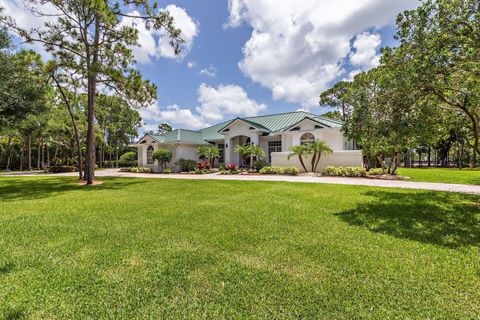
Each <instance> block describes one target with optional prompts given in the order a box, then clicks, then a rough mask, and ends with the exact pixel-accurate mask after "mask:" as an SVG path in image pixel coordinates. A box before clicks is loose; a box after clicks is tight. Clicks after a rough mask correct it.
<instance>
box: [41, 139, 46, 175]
mask: <svg viewBox="0 0 480 320" xmlns="http://www.w3.org/2000/svg"><path fill="white" fill-rule="evenodd" d="M41 149H42V157H41V159H42V160H41V162H40V169H42V170H43V167H44V166H45V143H43V141H42V148H41Z"/></svg>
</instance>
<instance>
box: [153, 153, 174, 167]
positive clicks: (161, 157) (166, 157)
mask: <svg viewBox="0 0 480 320" xmlns="http://www.w3.org/2000/svg"><path fill="white" fill-rule="evenodd" d="M152 157H153V160H157V161H158V163H160V165H161V166H162V168H163V169H165V168H166V165H167V163H169V162H170V161H172V157H173V155H172V152H171V151H170V150H168V149H163V148H160V149H158V150H157V151H155V152H154V153H153V155H152Z"/></svg>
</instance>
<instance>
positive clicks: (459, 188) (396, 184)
mask: <svg viewBox="0 0 480 320" xmlns="http://www.w3.org/2000/svg"><path fill="white" fill-rule="evenodd" d="M95 174H96V176H97V177H134V178H158V179H195V180H241V181H284V182H306V183H333V184H344V185H358V186H372V187H385V188H404V189H420V190H434V191H447V192H460V193H470V194H480V186H476V185H465V184H452V183H434V182H417V181H415V182H414V181H399V180H379V179H368V178H344V177H315V176H307V175H299V176H275V175H220V174H203V175H196V174H148V173H129V172H120V171H118V169H105V170H98V171H96V172H95ZM56 175H67V176H74V175H76V174H75V173H68V174H56Z"/></svg>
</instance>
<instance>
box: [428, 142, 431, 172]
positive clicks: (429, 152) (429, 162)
mask: <svg viewBox="0 0 480 320" xmlns="http://www.w3.org/2000/svg"><path fill="white" fill-rule="evenodd" d="M431 166H432V149H431V148H430V147H428V167H431Z"/></svg>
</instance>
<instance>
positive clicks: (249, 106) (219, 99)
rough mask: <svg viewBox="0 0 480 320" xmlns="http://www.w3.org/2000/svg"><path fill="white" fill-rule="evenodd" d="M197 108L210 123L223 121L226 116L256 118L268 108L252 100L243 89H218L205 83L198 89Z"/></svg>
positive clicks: (229, 86)
mask: <svg viewBox="0 0 480 320" xmlns="http://www.w3.org/2000/svg"><path fill="white" fill-rule="evenodd" d="M198 101H199V102H200V106H199V107H197V108H196V110H197V112H198V113H199V114H200V115H201V116H202V118H204V119H207V120H208V121H221V120H223V119H224V118H225V116H234V115H235V116H256V115H258V114H259V113H260V112H262V111H265V110H266V109H267V106H266V105H265V104H263V103H257V102H256V101H255V100H253V99H250V98H249V97H248V95H247V93H246V92H245V90H243V88H242V87H239V86H236V85H231V84H230V85H220V86H218V87H217V88H213V87H210V86H208V85H206V84H204V83H202V84H201V85H200V87H199V88H198Z"/></svg>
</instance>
